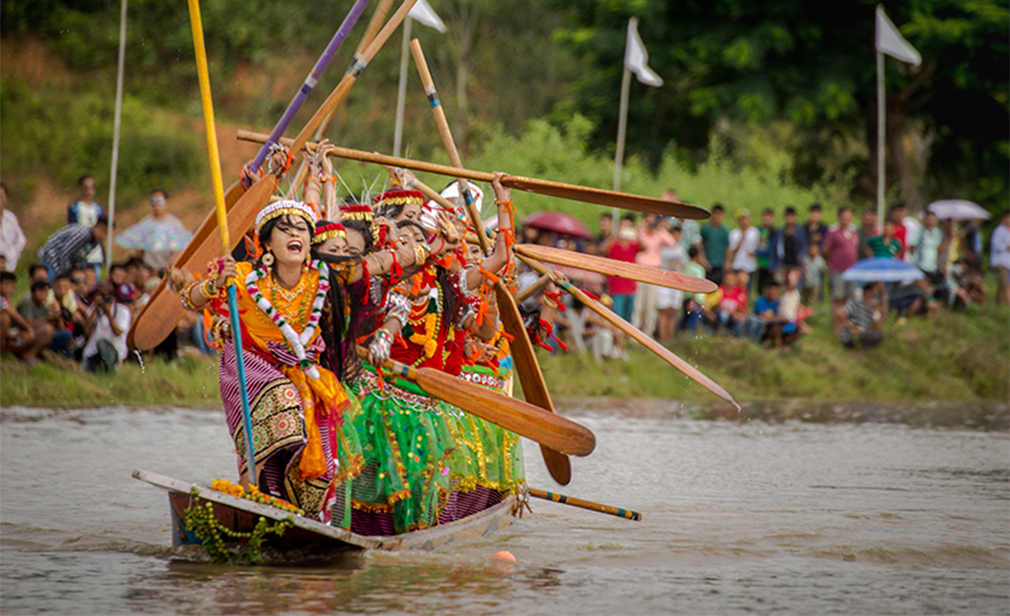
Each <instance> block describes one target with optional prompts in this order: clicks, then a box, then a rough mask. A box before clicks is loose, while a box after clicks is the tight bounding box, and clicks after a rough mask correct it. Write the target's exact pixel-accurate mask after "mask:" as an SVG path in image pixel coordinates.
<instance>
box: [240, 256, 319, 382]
mask: <svg viewBox="0 0 1010 616" xmlns="http://www.w3.org/2000/svg"><path fill="white" fill-rule="evenodd" d="M311 267H312V268H314V269H318V270H319V290H318V291H316V298H315V301H313V302H312V314H311V316H309V322H308V324H307V325H306V326H305V329H304V330H303V331H302V333H301V335H298V334H297V333H296V332H295V330H294V328H293V327H291V324H289V323H288V322H287V321H286V320H285V319H284V317H283V316H281V313H280V311H279V310H277V309H276V308H274V305H273V304H271V303H270V300H268V299H267V298H266V297H264V296H263V292H262V291H260V288H259V284H258V283H259V281H260V280H263V279H264V278H266V277H267V276H269V275H270V274H269V273H268V272H267V269H266V268H265V267H263V266H262V265H260V266H259V267H257V268H256V269H254V270H253V271H252V272H250V273H249V275H248V276H246V279H245V285H246V288H247V289H249V294H250V295H251V296H252V298H253V301H255V302H256V305H257V306H259V309H260V310H262V311H263V312H265V313H266V315H267V316H268V317H270V320H271V321H273V322H274V325H276V326H277V327H278V329H280V330H281V333H282V334H284V339H285V340H287V342H288V346H289V347H291V350H292V351H294V354H295V357H297V358H298V367H299V368H301V369H302V370H304V371H305V373H306V374H308V375H309V376H310V377H312V378H314V379H318V378H319V370H318V369H317V368H316V365H315V364H314V363H313V362H312V360H310V359H308V358H307V357H306V355H305V345H307V344H308V343H309V341H310V340H312V335H313V334H314V333H315V331H316V329H317V328H318V327H319V320H320V319H321V318H322V316H323V304H324V303H325V302H326V293H327V292H328V291H329V290H330V268H329V267H327V266H326V264H325V263H323V262H321V261H312V264H311Z"/></svg>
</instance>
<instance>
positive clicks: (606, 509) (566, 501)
mask: <svg viewBox="0 0 1010 616" xmlns="http://www.w3.org/2000/svg"><path fill="white" fill-rule="evenodd" d="M527 491H528V492H529V493H530V496H535V497H537V498H542V499H544V500H549V501H554V502H555V503H561V504H562V505H571V506H572V507H581V508H582V509H588V510H590V511H599V512H600V513H609V514H610V515H614V516H617V517H619V518H625V519H628V520H635V521H636V522H637V521H641V519H642V514H640V513H638V512H637V511H632V510H631V509H621V508H620V507H611V506H610V505H601V504H600V503H594V502H593V501H587V500H582V499H581V498H573V497H571V496H565V495H564V494H558V493H556V492H547V491H545V490H538V489H536V488H528V489H527Z"/></svg>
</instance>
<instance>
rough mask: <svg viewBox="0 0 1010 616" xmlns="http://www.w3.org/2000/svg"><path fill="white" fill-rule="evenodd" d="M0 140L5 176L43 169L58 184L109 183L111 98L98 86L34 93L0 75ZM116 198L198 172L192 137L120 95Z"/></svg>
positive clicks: (177, 182) (128, 199)
mask: <svg viewBox="0 0 1010 616" xmlns="http://www.w3.org/2000/svg"><path fill="white" fill-rule="evenodd" d="M0 88H2V90H3V100H2V104H0V123H2V124H3V126H4V139H3V142H2V143H0V156H2V158H3V164H4V175H5V176H7V177H11V176H15V177H16V176H21V175H32V174H36V173H38V172H39V171H43V170H44V171H49V172H51V174H52V175H53V177H55V179H56V180H57V181H58V182H59V183H60V184H62V185H64V186H74V185H75V184H76V182H77V179H78V177H79V176H80V175H82V174H84V173H91V174H93V175H94V176H95V179H96V180H97V181H98V184H99V185H100V186H108V185H109V178H110V162H109V161H110V160H111V157H112V128H113V115H114V113H115V98H114V97H110V96H106V95H105V93H103V92H102V91H100V90H99V89H97V88H87V87H81V88H66V87H59V86H56V85H55V84H47V85H45V86H43V87H42V88H40V89H38V90H37V91H32V89H31V88H30V87H29V86H28V84H26V83H25V82H23V81H20V80H17V79H14V78H6V77H5V78H3V80H2V82H0ZM121 131H122V132H121V139H120V144H119V171H118V180H117V195H118V200H119V201H120V203H132V202H136V201H137V200H139V199H140V198H142V197H143V196H144V195H146V194H147V193H148V192H149V191H150V190H151V189H152V188H153V187H156V186H164V187H174V186H181V185H185V184H187V183H188V182H191V181H193V179H194V178H195V177H196V173H197V172H198V170H200V169H201V168H202V164H201V149H200V144H199V141H198V139H197V138H196V136H195V135H194V134H193V133H192V132H191V131H189V130H180V127H179V126H178V125H176V124H173V123H172V122H171V121H170V120H169V119H168V118H167V117H166V116H165V115H164V114H161V113H159V112H157V111H156V110H152V109H151V108H150V107H147V106H144V105H143V104H141V103H140V101H138V100H137V99H135V98H133V97H130V96H127V97H124V100H123V115H122V129H121Z"/></svg>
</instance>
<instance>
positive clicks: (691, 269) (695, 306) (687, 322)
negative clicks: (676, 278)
mask: <svg viewBox="0 0 1010 616" xmlns="http://www.w3.org/2000/svg"><path fill="white" fill-rule="evenodd" d="M687 258H688V262H687V265H685V266H684V273H685V274H688V275H690V276H696V277H698V278H704V277H705V266H704V265H702V264H701V251H700V250H698V247H697V246H690V247H689V248H688V249H687ZM704 305H705V294H704V293H694V294H692V295H688V296H686V297H685V298H684V323H683V328H684V329H686V330H687V331H689V332H692V333H694V332H696V331H698V323H700V322H701V320H702V307H703V306H704Z"/></svg>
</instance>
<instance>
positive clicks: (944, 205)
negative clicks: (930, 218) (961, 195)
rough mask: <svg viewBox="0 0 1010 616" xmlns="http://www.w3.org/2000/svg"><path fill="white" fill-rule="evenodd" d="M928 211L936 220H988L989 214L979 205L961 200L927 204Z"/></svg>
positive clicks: (945, 200) (946, 200)
mask: <svg viewBox="0 0 1010 616" xmlns="http://www.w3.org/2000/svg"><path fill="white" fill-rule="evenodd" d="M928 209H929V211H930V212H933V213H934V214H936V217H937V218H950V219H952V220H978V219H982V220H989V212H987V211H985V209H983V208H982V206H980V205H976V204H974V203H972V202H971V201H965V200H963V199H944V200H943V201H934V202H932V203H930V204H929V208H928Z"/></svg>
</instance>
